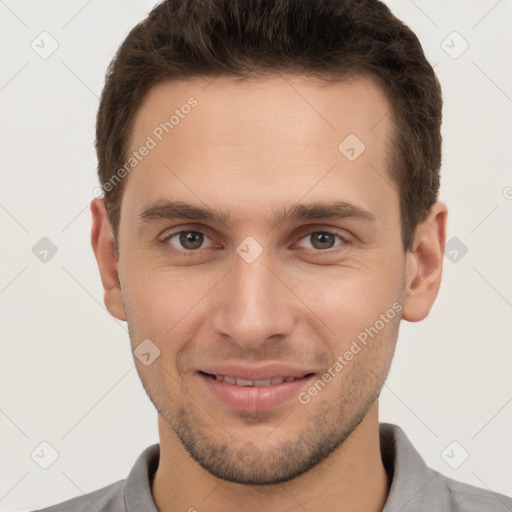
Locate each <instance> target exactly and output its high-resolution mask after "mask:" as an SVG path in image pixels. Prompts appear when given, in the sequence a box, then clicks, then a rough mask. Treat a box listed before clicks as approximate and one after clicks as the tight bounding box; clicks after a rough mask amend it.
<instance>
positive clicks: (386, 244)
mask: <svg viewBox="0 0 512 512" xmlns="http://www.w3.org/2000/svg"><path fill="white" fill-rule="evenodd" d="M210 81H211V80H199V79H197V80H196V79H194V80H191V81H182V82H167V83H162V84H159V85H157V86H155V87H154V88H153V89H151V91H150V93H149V94H148V96H147V97H146V99H145V101H144V102H143V104H142V106H141V108H140V109H139V111H138V113H137V116H136V118H135V121H134V132H133V138H132V140H131V144H130V152H131V151H135V150H138V149H139V148H140V147H141V146H143V145H144V144H147V141H148V136H151V138H152V139H153V141H154V142H155V143H156V146H155V147H153V148H152V149H151V150H150V151H149V154H148V155H147V156H146V157H145V158H144V159H143V160H142V161H141V162H140V163H139V164H138V165H137V166H136V167H135V168H134V169H133V170H132V171H131V173H130V174H129V175H128V176H127V177H126V178H125V180H126V182H125V183H124V187H125V189H124V196H123V200H122V208H121V221H120V230H119V249H120V259H119V279H120V284H121V290H122V298H123V303H124V309H125V312H126V319H127V321H128V325H129V331H130V339H131V344H132V348H133V349H135V348H136V347H137V346H138V345H139V344H140V343H141V342H142V341H143V340H146V339H149V340H151V342H152V343H153V344H155V345H156V346H157V347H158V349H159V350H160V355H159V357H157V358H156V359H155V360H154V361H153V362H152V363H151V364H150V365H148V366H145V365H143V364H142V363H140V362H139V361H138V360H136V364H137V369H138V372H139V374H140V377H141V379H142V382H143V385H144V387H145V389H146V392H147V393H148V395H149V397H150V398H151V400H152V401H153V403H154V404H155V406H156V408H157V409H158V411H159V413H160V415H161V419H162V421H163V422H164V424H165V428H167V429H168V432H169V434H170V435H172V436H174V435H176V436H178V437H179V439H180V440H181V442H182V443H183V445H184V446H185V448H186V449H187V450H188V452H189V453H190V455H192V457H194V458H195V459H196V460H197V461H198V462H199V463H200V464H201V465H202V466H203V467H204V468H206V469H208V470H209V471H210V472H211V473H212V474H214V475H216V476H218V477H220V478H225V479H228V480H233V481H238V482H245V483H272V482H278V481H284V480H287V479H289V478H292V477H293V476H296V475H298V474H301V473H303V472H304V471H306V470H308V469H309V468H311V467H312V466H314V465H315V464H316V463H317V462H319V461H320V460H321V459H323V458H324V457H325V456H327V455H328V454H329V453H331V452H332V451H333V450H334V449H335V448H336V447H337V446H339V445H340V443H342V442H343V441H344V439H345V438H346V437H347V436H348V435H349V434H350V433H351V432H352V431H353V430H354V429H355V427H356V426H357V425H358V424H359V423H360V422H361V420H362V419H363V417H364V415H365V413H366V412H367V411H368V409H369V408H370V407H371V406H372V404H374V402H375V400H376V399H377V397H378V394H379V392H380V390H381V387H382V385H383V382H384V380H385V378H386V376H387V372H388V369H389V366H390V363H391V359H392V355H393V352H394V348H395V343H396V338H397V334H398V326H399V322H400V317H401V314H400V313H399V312H398V311H399V310H400V306H398V308H397V304H400V303H401V302H402V301H403V298H404V283H405V281H404V279H405V261H406V260H405V255H404V252H403V248H402V242H401V231H400V213H399V197H398V194H397V191H396V187H395V185H394V184H393V182H392V180H391V179H390V177H389V174H388V171H387V169H388V167H387V166H388V157H389V149H388V145H389V142H390V137H391V135H392V124H391V123H392V121H391V119H390V117H388V116H386V113H387V112H388V110H389V108H390V107H389V103H388V102H387V100H386V97H385V96H384V94H383V92H382V91H381V90H380V88H379V87H378V86H377V85H376V84H375V83H374V82H373V81H372V80H370V79H369V78H364V77H355V78H354V77H353V78H350V79H347V80H346V81H343V82H338V83H331V84H327V83H325V82H320V81H316V80H313V79H307V78H305V77H300V76H294V77H292V76H286V77H284V76H283V77H281V76H275V77H272V78H265V79H263V78H260V79H254V80H251V81H245V82H235V81H232V80H230V79H228V78H217V79H216V80H214V81H213V82H211V83H210ZM191 97H193V98H194V99H195V100H196V101H197V104H196V105H195V106H194V107H192V108H190V109H189V108H183V109H182V108H181V107H182V105H185V104H187V103H188V104H190V102H189V101H188V100H189V98H191ZM175 109H180V114H181V115H179V118H180V119H179V122H178V123H176V124H175V125H174V127H173V128H172V130H169V133H166V132H165V131H163V132H162V130H158V129H157V127H158V126H159V125H160V123H162V122H165V121H168V120H169V117H170V116H171V115H172V114H173V112H174V110H175ZM185 112H187V113H185ZM174 121H175V120H174ZM155 129H157V130H156V132H155ZM155 133H158V134H160V138H161V139H162V140H161V141H160V140H159V138H158V137H157V136H156V135H155ZM351 134H352V135H351ZM347 137H350V138H349V139H347V141H346V142H345V143H344V144H342V146H341V149H339V148H338V146H339V145H340V143H342V141H344V140H345V139H346V138H347ZM356 137H357V138H356ZM362 143H364V145H365V149H364V151H362V150H363V146H362ZM150 145H152V144H151V143H150ZM168 201H179V202H182V203H187V204H189V205H192V206H194V207H197V208H202V209H211V210H212V211H214V212H216V213H217V212H220V213H221V214H222V215H223V216H224V217H223V218H222V220H217V219H216V218H210V219H208V218H206V219H204V218H203V219H199V220H197V219H194V220H191V219H188V218H185V217H183V216H180V217H179V218H166V216H165V215H163V214H164V213H165V211H166V210H165V208H164V209H160V211H159V214H158V213H157V214H155V210H153V211H152V215H149V214H145V215H144V214H143V212H144V211H146V212H147V211H148V209H150V208H151V205H153V204H155V203H157V202H161V203H162V204H163V203H165V202H168ZM335 202H344V203H347V205H346V207H345V208H344V209H343V212H344V214H343V215H339V216H338V217H332V218H327V217H325V216H323V215H320V216H318V218H308V217H304V216H302V217H301V216H295V217H292V218H283V217H281V218H277V215H279V214H284V213H286V212H287V211H289V210H291V209H294V208H295V209H296V207H297V206H299V205H320V204H322V205H327V206H329V204H333V203H335ZM350 205H352V207H351V206H350ZM300 211H301V210H300V209H296V213H297V212H298V213H300ZM304 211H305V210H303V212H304ZM343 212H342V213H343ZM356 212H366V214H364V215H357V214H355V213H356ZM180 215H182V214H180ZM180 231H182V232H183V233H182V234H181V235H180V233H179V232H180ZM171 235H174V236H171ZM260 252H261V254H260ZM393 304H395V307H393ZM393 312H394V313H395V314H392V313H393ZM384 317H385V318H384ZM370 327H372V329H370ZM365 328H366V329H367V330H366V331H365ZM363 332H366V340H365V341H366V343H363V342H362V341H361V340H363V339H365V336H364V335H362V334H361V333H363ZM370 333H371V335H370ZM358 337H359V338H358ZM354 341H355V342H356V344H355V345H354ZM146 343H147V342H146ZM356 347H359V350H357V348H356ZM347 352H352V354H353V357H350V356H348V357H347V356H346V353H347ZM336 361H338V363H339V365H341V368H340V366H339V365H336V364H335V363H336ZM342 361H343V362H342ZM325 374H329V375H330V376H331V378H330V379H329V378H328V377H324V383H325V381H326V380H327V381H328V382H327V383H325V386H320V385H318V384H317V386H316V390H317V391H316V392H315V391H311V388H312V387H315V386H314V385H315V382H317V380H318V379H320V380H321V379H322V377H323V376H325ZM215 375H222V376H227V379H226V380H224V379H223V380H217V379H216V378H215ZM291 377H294V380H291ZM237 378H238V379H243V380H238V381H235V383H233V381H234V379H237ZM283 378H285V381H284V382H282V379H283ZM247 381H256V382H247ZM251 383H254V384H255V385H252V386H247V384H251ZM240 384H241V385H240ZM174 433H175V434H174Z"/></svg>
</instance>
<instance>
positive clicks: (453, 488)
mask: <svg viewBox="0 0 512 512" xmlns="http://www.w3.org/2000/svg"><path fill="white" fill-rule="evenodd" d="M439 477H440V478H441V479H442V480H444V483H445V485H446V490H447V495H448V500H449V502H450V510H454V511H456V512H484V511H485V512H505V511H507V510H512V498H510V497H509V496H505V495H504V494H500V493H498V492H494V491H491V490H488V489H482V488H480V487H475V486H473V485H470V484H465V483H463V482H459V481H458V480H453V479H451V478H448V477H446V476H444V475H440V474H439Z"/></svg>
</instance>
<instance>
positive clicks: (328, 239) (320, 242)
mask: <svg viewBox="0 0 512 512" xmlns="http://www.w3.org/2000/svg"><path fill="white" fill-rule="evenodd" d="M336 238H337V239H338V240H340V241H341V242H342V243H348V240H347V239H345V238H344V237H342V236H341V235H338V234H337V233H333V232H331V231H314V232H312V233H309V234H308V235H307V236H305V237H303V238H302V240H305V241H306V244H309V245H306V246H305V247H306V248H308V249H316V250H320V251H324V250H326V249H332V248H333V247H335V245H341V244H335V242H336ZM302 247H304V246H302Z"/></svg>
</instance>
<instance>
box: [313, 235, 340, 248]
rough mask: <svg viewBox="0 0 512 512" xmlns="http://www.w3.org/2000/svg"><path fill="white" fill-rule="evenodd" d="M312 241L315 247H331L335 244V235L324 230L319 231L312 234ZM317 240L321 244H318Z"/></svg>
mask: <svg viewBox="0 0 512 512" xmlns="http://www.w3.org/2000/svg"><path fill="white" fill-rule="evenodd" d="M311 242H312V245H313V247H315V249H330V248H331V247H333V246H334V242H335V235H333V234H332V233H326V232H324V231H318V232H316V233H312V234H311ZM317 242H318V244H319V246H318V245H317Z"/></svg>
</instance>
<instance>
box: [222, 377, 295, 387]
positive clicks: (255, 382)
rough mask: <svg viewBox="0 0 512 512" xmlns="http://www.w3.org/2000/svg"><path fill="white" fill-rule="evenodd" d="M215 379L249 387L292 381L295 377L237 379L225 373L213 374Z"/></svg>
mask: <svg viewBox="0 0 512 512" xmlns="http://www.w3.org/2000/svg"><path fill="white" fill-rule="evenodd" d="M215 380H223V381H224V382H228V383H229V384H236V385H237V386H243V387H251V386H275V385H277V384H282V383H283V382H293V381H294V380H295V377H274V378H273V379H265V380H249V379H238V378H235V377H229V376H227V375H215Z"/></svg>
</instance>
